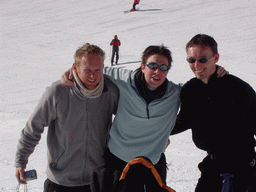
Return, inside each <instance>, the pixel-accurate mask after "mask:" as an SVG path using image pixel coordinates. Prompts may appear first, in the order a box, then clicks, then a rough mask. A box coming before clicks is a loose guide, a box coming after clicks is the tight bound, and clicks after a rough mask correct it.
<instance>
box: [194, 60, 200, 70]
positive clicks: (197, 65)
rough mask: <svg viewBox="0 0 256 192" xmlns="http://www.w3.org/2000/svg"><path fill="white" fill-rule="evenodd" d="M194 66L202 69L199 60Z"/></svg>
mask: <svg viewBox="0 0 256 192" xmlns="http://www.w3.org/2000/svg"><path fill="white" fill-rule="evenodd" d="M194 66H195V68H196V69H199V68H201V63H200V62H199V61H198V60H196V62H195V64H194Z"/></svg>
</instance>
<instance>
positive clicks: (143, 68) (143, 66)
mask: <svg viewBox="0 0 256 192" xmlns="http://www.w3.org/2000/svg"><path fill="white" fill-rule="evenodd" d="M145 67H146V65H145V64H143V63H142V64H141V71H142V73H144V70H145Z"/></svg>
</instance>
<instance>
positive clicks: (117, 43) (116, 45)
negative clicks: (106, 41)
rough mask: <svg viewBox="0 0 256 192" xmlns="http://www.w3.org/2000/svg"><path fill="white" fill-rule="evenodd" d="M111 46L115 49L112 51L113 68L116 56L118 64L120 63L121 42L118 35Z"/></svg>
mask: <svg viewBox="0 0 256 192" xmlns="http://www.w3.org/2000/svg"><path fill="white" fill-rule="evenodd" d="M110 45H111V46H112V47H113V49H112V57H111V66H113V63H114V57H115V55H116V64H117V62H118V59H119V46H120V45H121V42H120V40H119V39H118V37H117V35H115V36H114V39H113V40H112V41H111V43H110Z"/></svg>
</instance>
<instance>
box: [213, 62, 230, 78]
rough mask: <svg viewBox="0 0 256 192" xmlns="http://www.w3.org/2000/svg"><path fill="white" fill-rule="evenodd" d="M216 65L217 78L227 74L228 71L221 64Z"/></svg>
mask: <svg viewBox="0 0 256 192" xmlns="http://www.w3.org/2000/svg"><path fill="white" fill-rule="evenodd" d="M216 66H217V74H218V78H219V77H223V76H224V75H226V74H229V72H228V71H226V69H225V68H224V67H222V66H219V65H216Z"/></svg>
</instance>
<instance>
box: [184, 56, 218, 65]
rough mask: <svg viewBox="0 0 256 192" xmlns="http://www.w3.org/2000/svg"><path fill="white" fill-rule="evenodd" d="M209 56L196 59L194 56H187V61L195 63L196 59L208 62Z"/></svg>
mask: <svg viewBox="0 0 256 192" xmlns="http://www.w3.org/2000/svg"><path fill="white" fill-rule="evenodd" d="M214 55H215V54H213V55H212V56H211V57H210V58H209V59H211V58H212V57H213V56H214ZM209 59H208V58H206V57H200V58H198V59H195V58H194V57H187V59H186V60H187V62H189V63H195V62H196V61H198V62H200V63H206V62H207V61H208V60H209Z"/></svg>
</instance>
